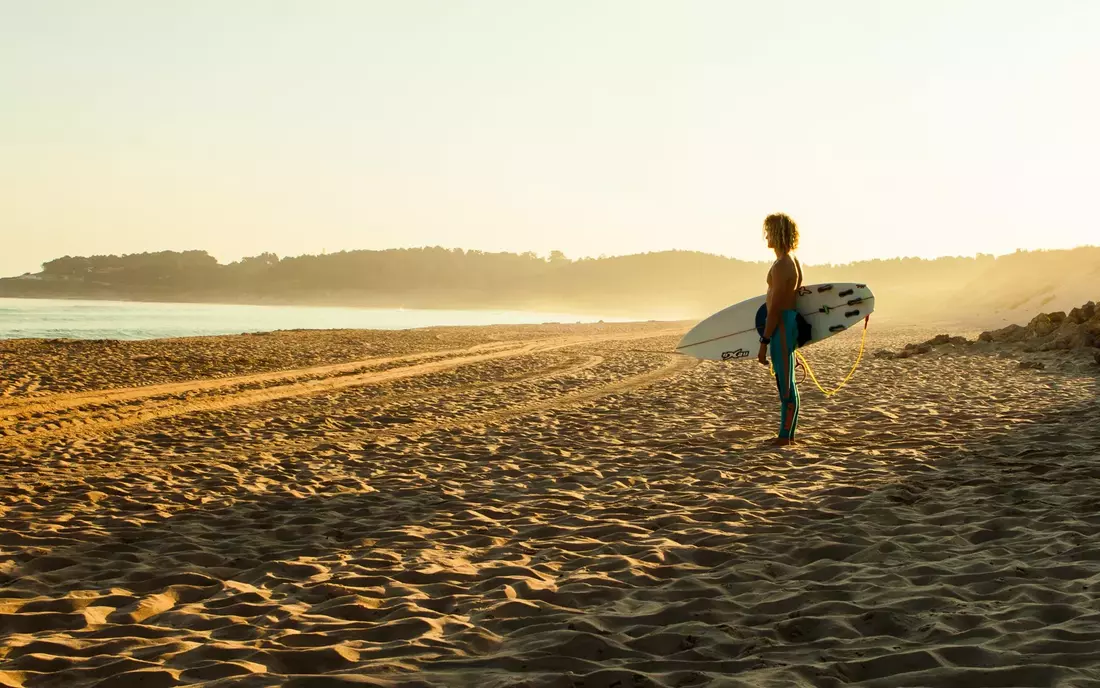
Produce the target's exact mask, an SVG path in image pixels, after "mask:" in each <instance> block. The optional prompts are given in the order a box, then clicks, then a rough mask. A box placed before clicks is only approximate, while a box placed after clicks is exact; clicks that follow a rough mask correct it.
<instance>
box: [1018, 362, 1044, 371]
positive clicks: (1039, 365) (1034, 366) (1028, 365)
mask: <svg viewBox="0 0 1100 688" xmlns="http://www.w3.org/2000/svg"><path fill="white" fill-rule="evenodd" d="M1020 367H1021V368H1023V369H1025V370H1042V369H1043V368H1046V367H1047V366H1046V364H1045V363H1043V362H1041V361H1020Z"/></svg>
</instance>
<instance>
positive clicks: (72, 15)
mask: <svg viewBox="0 0 1100 688" xmlns="http://www.w3.org/2000/svg"><path fill="white" fill-rule="evenodd" d="M1097 36H1100V2H1095V1H1093V0H1074V1H1056V0H1041V1H1040V0H1034V1H1033V2H1021V1H1009V0H991V1H989V2H965V1H962V0H947V1H942V2H936V1H932V0H909V1H903V0H892V1H886V0H867V1H842V0H838V1H835V2H822V1H820V0H805V1H803V2H794V1H789V2H776V1H770V2H760V1H759V0H753V1H752V2H735V1H733V0H716V1H714V2H695V1H688V0H675V1H671V0H664V1H660V2H657V1H644V0H622V1H616V2H611V1H600V0H541V1H539V2H533V1H524V0H498V1H488V0H485V1H478V2H461V1H459V0H438V1H435V2H427V1H419V0H387V1H386V2H381V1H379V2H371V1H368V0H348V1H347V2H337V1H334V0H309V1H303V2H278V1H275V0H262V1H261V0H257V1H254V2H253V1H246V0H217V1H211V2H206V1H201V0H174V1H173V0H157V1H155V2H151V1H149V0H131V1H122V0H95V2H87V1H86V0H73V1H71V2H62V1H60V0H36V1H35V2H26V1H25V0H0V99H2V100H0V223H2V224H0V227H2V232H3V235H2V236H3V239H4V241H3V250H0V274H16V273H20V272H23V271H25V270H32V271H33V270H37V269H38V264H39V263H40V262H41V261H43V260H46V259H49V258H53V257H57V256H60V255H63V254H73V255H78V254H79V255H83V254H92V253H123V252H139V251H150V250H162V249H189V248H201V249H207V250H209V251H210V252H211V253H212V254H214V255H215V256H217V257H218V258H219V259H222V260H231V259H236V258H238V257H240V256H242V255H253V254H257V253H260V252H262V251H265V250H270V251H274V252H276V253H278V254H280V255H295V254H300V253H316V252H320V251H322V250H327V251H329V252H332V251H336V250H340V249H353V248H387V247H396V246H421V245H443V246H461V247H465V248H479V249H483V250H510V251H525V250H534V251H538V252H540V253H547V252H549V251H550V250H552V249H560V250H563V251H565V252H566V254H567V255H569V256H572V257H577V256H581V255H599V254H609V255H612V254H624V253H634V252H639V251H649V250H662V249H669V248H680V249H696V250H703V251H710V252H714V253H722V254H726V255H732V256H737V257H742V258H750V259H760V258H764V257H766V255H767V252H766V249H765V248H764V247H763V245H762V242H761V238H760V223H761V220H762V219H763V217H764V216H765V215H766V214H767V213H769V212H773V211H777V210H782V211H786V212H789V213H790V214H792V215H793V216H794V218H795V219H796V220H797V221H798V222H799V224H800V226H801V227H802V230H803V249H802V255H803V258H804V259H805V260H806V261H808V262H848V261H851V260H858V259H863V258H868V257H876V256H879V257H890V256H897V255H922V256H935V255H943V254H952V255H954V254H961V255H967V254H973V253H975V252H977V251H984V252H992V253H1006V252H1010V251H1012V250H1014V249H1016V248H1018V247H1020V248H1040V247H1049V248H1054V247H1070V246H1075V245H1080V244H1085V243H1100V223H1098V222H1097V220H1096V215H1095V212H1096V208H1095V203H1094V201H1095V199H1096V197H1097V192H1096V179H1097V172H1096V169H1095V165H1096V161H1097V160H1100V89H1098V88H1097V86H1096V84H1097V80H1098V78H1100V77H1098V75H1100V40H1098V39H1097Z"/></svg>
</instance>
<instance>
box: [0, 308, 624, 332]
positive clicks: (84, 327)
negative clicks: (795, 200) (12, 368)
mask: <svg viewBox="0 0 1100 688" xmlns="http://www.w3.org/2000/svg"><path fill="white" fill-rule="evenodd" d="M600 319H601V318H599V317H598V316H591V315H576V314H569V313H543V312H534V311H501V310H468V311H467V310H415V309H413V310H406V309H384V308H335V307H320V306H317V307H315V306H246V305H222V304H198V303H141V302H132V301H84V300H69V299H5V298H0V339H14V338H20V337H45V338H53V337H64V338H72V339H156V338H162V337H190V336H197V335H218V334H240V333H243V332H269V331H272V330H293V329H342V328H353V329H374V330H402V329H409V328H414V327H430V326H434V325H521V324H539V323H545V322H561V323H575V322H596V321H598V320H600ZM602 319H603V320H605V321H607V322H622V321H623V320H625V319H622V318H618V319H616V318H602Z"/></svg>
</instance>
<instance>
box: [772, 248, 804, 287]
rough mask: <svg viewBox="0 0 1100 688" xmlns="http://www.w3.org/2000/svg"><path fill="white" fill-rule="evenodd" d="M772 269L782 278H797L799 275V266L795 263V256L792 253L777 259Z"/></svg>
mask: <svg viewBox="0 0 1100 688" xmlns="http://www.w3.org/2000/svg"><path fill="white" fill-rule="evenodd" d="M772 270H774V271H775V273H776V275H777V276H778V277H779V278H780V279H784V280H786V279H795V278H797V277H798V266H797V265H796V263H795V258H794V256H792V255H791V254H789V253H788V254H787V255H785V256H783V257H782V258H780V259H779V260H777V261H775V265H773V266H772Z"/></svg>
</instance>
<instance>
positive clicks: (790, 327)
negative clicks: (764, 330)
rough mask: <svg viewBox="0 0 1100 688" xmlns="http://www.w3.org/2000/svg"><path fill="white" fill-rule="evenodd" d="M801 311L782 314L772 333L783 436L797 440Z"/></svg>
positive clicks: (773, 367) (771, 350) (781, 433)
mask: <svg viewBox="0 0 1100 688" xmlns="http://www.w3.org/2000/svg"><path fill="white" fill-rule="evenodd" d="M797 315H798V311H796V310H794V309H790V310H785V311H783V312H782V313H780V314H779V326H778V327H776V328H775V332H773V333H772V337H771V345H770V352H771V356H772V369H773V370H774V371H775V384H776V386H777V387H778V388H779V406H780V410H779V414H780V415H779V437H780V438H781V439H788V440H790V439H794V431H795V429H796V428H797V427H798V385H797V384H795V381H794V350H795V349H796V348H797V347H798V322H797V320H796V319H795V318H796V316H797Z"/></svg>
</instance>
